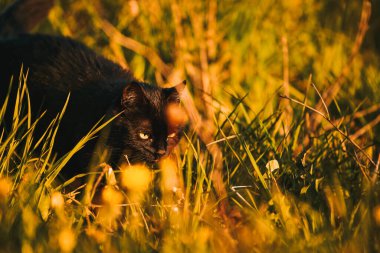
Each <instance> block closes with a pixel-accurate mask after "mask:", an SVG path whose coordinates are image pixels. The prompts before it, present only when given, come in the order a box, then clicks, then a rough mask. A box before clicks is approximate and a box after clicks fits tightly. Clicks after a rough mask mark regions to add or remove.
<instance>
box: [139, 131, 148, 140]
mask: <svg viewBox="0 0 380 253" xmlns="http://www.w3.org/2000/svg"><path fill="white" fill-rule="evenodd" d="M139 137H140V139H142V140H147V139H149V134H146V133H143V132H140V133H139Z"/></svg>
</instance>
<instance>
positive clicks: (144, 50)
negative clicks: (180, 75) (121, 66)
mask: <svg viewBox="0 0 380 253" xmlns="http://www.w3.org/2000/svg"><path fill="white" fill-rule="evenodd" d="M99 24H100V27H101V29H102V30H103V31H104V33H105V34H106V35H107V36H108V37H109V39H110V40H111V41H114V42H117V43H118V44H120V45H122V46H123V47H125V48H128V49H130V50H132V51H134V52H136V53H138V54H140V55H142V56H143V57H145V58H146V59H147V60H148V61H149V62H150V63H151V64H152V65H153V66H154V67H155V68H157V70H158V71H160V72H161V74H162V75H163V76H165V77H168V76H169V75H170V73H171V72H172V68H171V67H170V66H168V65H167V64H166V63H164V61H163V60H162V59H161V58H160V57H159V56H158V54H157V53H156V52H155V51H154V50H153V49H152V48H150V47H148V46H145V45H143V44H142V43H140V42H138V41H136V40H134V39H131V38H129V37H126V36H125V35H123V34H122V33H121V32H120V31H119V30H118V29H116V27H114V26H113V25H112V24H111V23H109V22H108V21H106V20H103V19H102V20H99Z"/></svg>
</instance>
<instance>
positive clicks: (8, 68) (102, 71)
mask: <svg viewBox="0 0 380 253" xmlns="http://www.w3.org/2000/svg"><path fill="white" fill-rule="evenodd" d="M0 55H1V57H0V70H1V79H5V80H1V81H8V83H9V79H10V76H11V75H13V76H16V77H17V76H18V74H19V73H20V69H21V66H23V69H24V72H26V70H28V71H29V77H28V84H29V85H31V86H36V85H38V86H41V87H44V88H53V87H54V89H61V90H66V91H73V90H76V89H80V88H82V87H83V86H87V85H97V84H99V83H102V82H110V81H112V80H117V79H125V78H128V76H129V75H130V74H129V72H128V71H126V70H124V69H122V68H121V67H120V66H119V65H117V64H115V63H113V62H112V61H109V60H108V59H105V58H104V57H102V56H99V55H98V54H96V53H95V52H94V51H92V50H90V49H89V48H87V47H86V46H84V45H83V44H81V43H80V42H77V41H74V40H72V39H70V38H66V37H62V36H50V35H41V34H36V35H30V34H21V35H16V36H13V37H10V38H1V39H0ZM53 84H54V85H53ZM87 88H88V87H87ZM103 88H106V87H103Z"/></svg>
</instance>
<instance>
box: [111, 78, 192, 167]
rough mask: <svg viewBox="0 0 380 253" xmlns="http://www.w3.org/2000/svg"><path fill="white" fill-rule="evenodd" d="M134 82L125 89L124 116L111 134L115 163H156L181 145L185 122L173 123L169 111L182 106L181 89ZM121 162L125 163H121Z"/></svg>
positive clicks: (123, 97)
mask: <svg viewBox="0 0 380 253" xmlns="http://www.w3.org/2000/svg"><path fill="white" fill-rule="evenodd" d="M183 85H184V83H182V84H179V85H178V86H176V87H173V88H159V87H156V86H152V85H149V84H146V83H142V82H132V83H130V84H128V85H127V87H125V88H124V90H123V94H122V97H121V101H120V105H121V109H122V111H123V113H122V114H121V115H120V116H119V117H118V118H117V119H116V120H115V123H114V125H113V127H112V129H111V133H110V135H111V136H110V141H111V143H110V146H111V147H112V156H113V160H114V162H116V160H118V161H117V163H120V162H122V161H123V160H124V161H125V162H126V157H127V159H128V160H129V162H131V163H139V162H146V163H148V164H152V163H155V162H157V161H158V160H159V159H160V158H162V157H163V156H165V155H167V154H169V153H170V152H171V150H172V149H173V148H174V147H175V146H176V145H177V144H178V142H179V140H180V137H181V135H182V129H183V127H184V123H185V122H180V121H172V120H170V117H169V115H168V110H169V109H170V108H172V107H173V106H174V107H176V106H179V103H180V93H179V91H178V90H180V88H179V86H181V87H183ZM120 159H121V160H120Z"/></svg>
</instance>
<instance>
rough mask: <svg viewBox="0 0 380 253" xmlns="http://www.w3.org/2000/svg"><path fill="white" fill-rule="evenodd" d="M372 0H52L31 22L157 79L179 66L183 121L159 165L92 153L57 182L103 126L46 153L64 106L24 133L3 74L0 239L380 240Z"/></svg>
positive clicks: (101, 246) (307, 245) (378, 45)
mask: <svg viewBox="0 0 380 253" xmlns="http://www.w3.org/2000/svg"><path fill="white" fill-rule="evenodd" d="M9 2H11V1H3V2H2V3H0V7H3V6H5V4H6V3H9ZM379 6H380V3H379V1H372V2H371V3H370V2H369V1H333V0H324V1H317V0H310V1H301V0H293V1H285V0H283V1H274V0H268V1H260V0H242V1H229V0H228V1H216V0H209V1H177V0H175V1H173V0H150V1H134V0H131V1H122V0H96V1H90V0H78V1H68V0H60V1H58V2H57V4H56V6H55V7H54V8H53V10H52V12H51V13H50V15H49V17H48V19H47V20H46V21H45V22H44V23H43V24H41V26H40V27H39V28H38V29H37V31H36V32H43V33H49V34H60V35H65V36H70V37H74V38H75V39H77V40H79V41H82V42H83V43H85V44H86V45H88V46H89V47H90V48H93V49H94V50H96V51H97V52H98V53H100V54H102V55H105V56H107V57H108V58H110V59H112V60H114V61H115V62H118V63H120V64H121V65H123V66H125V67H127V68H130V69H132V70H133V72H134V73H135V75H136V77H138V78H141V79H144V80H147V81H149V82H151V83H157V84H158V85H160V86H166V85H170V84H175V83H178V82H180V81H182V80H184V79H186V80H187V81H188V86H187V88H188V89H187V91H186V93H185V96H184V98H183V108H184V110H186V111H187V112H188V115H189V116H188V118H189V123H188V127H187V128H186V131H185V136H184V137H183V139H182V141H181V143H180V145H179V147H178V148H177V149H176V151H175V153H174V154H173V155H172V156H171V157H169V158H167V159H165V160H164V161H162V162H160V164H159V166H158V167H159V169H158V170H151V169H149V168H146V167H145V166H140V165H138V166H128V165H122V166H121V170H118V168H110V167H109V166H108V165H107V164H101V165H99V166H97V170H98V171H99V172H98V173H89V174H86V175H78V177H77V178H73V179H70V180H67V181H62V180H59V171H60V170H61V169H62V168H63V167H64V166H65V164H66V163H67V161H68V160H69V159H70V157H71V156H72V155H74V154H75V152H76V151H77V150H78V149H79V148H80V147H81V146H82V145H83V144H85V143H86V142H87V141H88V140H89V139H90V138H91V137H92V136H94V135H96V134H98V133H99V131H100V130H101V128H102V127H103V125H101V124H99V125H98V126H95V127H94V129H93V130H92V131H91V132H89V134H88V135H87V136H84V138H83V139H82V141H81V142H80V143H78V145H77V146H75V147H73V150H72V152H70V153H68V154H67V155H66V156H64V157H55V156H54V153H53V151H52V150H53V147H54V137H55V136H56V135H59V134H60V133H59V122H60V119H61V118H62V117H64V110H65V108H63V109H62V113H61V114H60V115H57V118H56V120H54V121H53V122H52V124H51V126H50V127H49V129H47V130H46V135H45V136H44V138H42V139H40V140H37V139H35V138H34V135H33V132H34V129H35V128H36V127H38V119H35V118H32V117H31V116H30V107H31V106H33V105H30V103H29V101H28V94H27V92H26V83H27V80H26V81H25V80H24V79H23V78H20V79H19V78H17V77H15V78H14V82H13V85H19V92H18V94H10V95H9V96H14V97H15V98H16V99H15V100H16V102H15V103H13V102H12V103H10V102H9V103H8V102H7V101H6V102H5V103H4V104H3V105H0V130H1V131H0V133H1V134H0V252H20V251H21V252H25V253H30V252H220V253H221V252H305V251H311V252H379V251H380V196H379V194H380V185H379V180H378V174H379V163H380V126H379V124H380V68H379V66H380V58H379V53H380V37H379V35H378V33H376V30H379V29H380V18H379V13H377V12H376V10H378V8H379ZM0 57H1V56H0ZM3 85H8V84H3ZM12 101H13V100H12ZM9 111H11V112H13V124H12V126H11V127H9V124H8V126H7V125H6V124H5V122H4V115H5V114H6V112H9ZM36 150H40V152H36ZM41 150H42V151H41ZM78 178H85V179H86V181H87V183H86V185H83V186H81V187H79V188H78V189H75V190H74V191H67V190H65V187H66V186H68V185H71V184H73V183H75V181H76V180H77V179H78ZM131 179H133V180H131ZM104 183H106V184H107V186H106V187H102V188H101V187H100V184H104ZM97 190H98V191H101V192H100V193H96V191H97Z"/></svg>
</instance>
